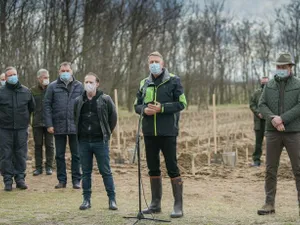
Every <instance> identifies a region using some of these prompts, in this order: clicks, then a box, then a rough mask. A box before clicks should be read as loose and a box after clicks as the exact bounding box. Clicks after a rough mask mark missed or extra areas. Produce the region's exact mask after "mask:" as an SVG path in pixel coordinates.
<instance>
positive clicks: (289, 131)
mask: <svg viewBox="0 0 300 225" xmlns="http://www.w3.org/2000/svg"><path fill="white" fill-rule="evenodd" d="M275 64H276V69H277V70H276V72H275V77H274V79H272V80H270V81H269V83H268V84H267V85H266V86H265V88H264V90H263V93H262V96H261V98H260V101H259V111H260V112H261V114H262V115H263V117H264V118H265V119H266V143H267V149H266V178H265V192H266V200H265V205H264V206H263V207H262V208H261V209H260V210H258V212H257V213H258V214H259V215H266V214H271V213H275V207H274V204H275V194H276V184H277V170H278V166H279V161H280V155H281V152H282V148H283V147H285V148H286V151H287V153H288V155H289V158H290V161H291V164H292V168H293V173H294V175H295V180H296V187H297V191H298V202H299V203H300V154H299V153H300V80H299V79H298V78H296V77H294V76H293V74H292V67H293V65H295V64H294V62H293V59H292V56H291V55H290V54H289V53H282V54H280V56H279V57H278V58H277V60H276V63H275Z"/></svg>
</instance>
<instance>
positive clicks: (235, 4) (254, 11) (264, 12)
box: [195, 0, 291, 19]
mask: <svg viewBox="0 0 300 225" xmlns="http://www.w3.org/2000/svg"><path fill="white" fill-rule="evenodd" d="M195 1H199V2H201V3H202V2H204V0H195ZM210 1H212V0H206V2H207V3H209V2H210ZM215 1H216V0H215ZM217 1H221V0H217ZM290 2H291V0H225V9H226V11H228V10H229V11H230V12H231V13H233V15H234V16H235V17H237V18H236V19H242V18H244V17H248V18H249V19H250V18H251V19H253V18H258V19H267V18H268V19H271V18H272V17H273V16H274V15H275V13H274V9H275V7H276V8H278V7H280V6H281V5H283V4H288V3H290Z"/></svg>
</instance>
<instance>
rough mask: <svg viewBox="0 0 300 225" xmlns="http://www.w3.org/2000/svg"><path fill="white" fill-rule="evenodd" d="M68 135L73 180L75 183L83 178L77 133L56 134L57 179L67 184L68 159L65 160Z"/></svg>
mask: <svg viewBox="0 0 300 225" xmlns="http://www.w3.org/2000/svg"><path fill="white" fill-rule="evenodd" d="M67 137H68V138H69V146H70V151H71V155H72V163H71V172H72V182H73V184H74V183H76V182H79V181H80V179H81V174H80V159H79V153H78V144H77V136H76V134H65V135H54V138H55V151H56V155H55V160H56V168H57V179H58V181H59V182H60V183H65V184H66V183H67V173H66V160H65V154H66V145H67Z"/></svg>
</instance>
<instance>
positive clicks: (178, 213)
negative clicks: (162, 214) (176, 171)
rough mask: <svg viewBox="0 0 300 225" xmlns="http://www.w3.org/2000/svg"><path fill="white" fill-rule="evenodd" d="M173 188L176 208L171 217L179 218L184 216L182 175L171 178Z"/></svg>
mask: <svg viewBox="0 0 300 225" xmlns="http://www.w3.org/2000/svg"><path fill="white" fill-rule="evenodd" d="M171 183H172V190H173V196H174V210H173V212H172V213H171V218H179V217H182V216H183V211H182V186H183V182H182V180H181V177H175V178H172V179H171Z"/></svg>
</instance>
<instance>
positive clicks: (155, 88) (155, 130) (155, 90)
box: [154, 79, 170, 136]
mask: <svg viewBox="0 0 300 225" xmlns="http://www.w3.org/2000/svg"><path fill="white" fill-rule="evenodd" d="M169 80H170V79H168V80H166V81H164V82H162V83H161V84H159V85H158V86H157V87H156V86H154V103H155V102H156V96H157V89H158V88H159V87H160V86H161V85H163V84H165V83H166V82H168V81H169ZM154 136H157V128H156V113H155V114H154Z"/></svg>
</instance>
